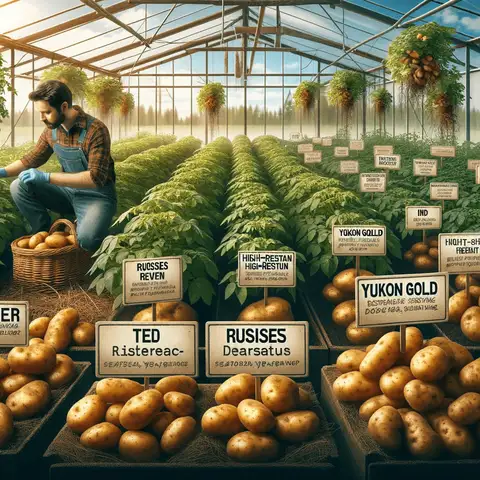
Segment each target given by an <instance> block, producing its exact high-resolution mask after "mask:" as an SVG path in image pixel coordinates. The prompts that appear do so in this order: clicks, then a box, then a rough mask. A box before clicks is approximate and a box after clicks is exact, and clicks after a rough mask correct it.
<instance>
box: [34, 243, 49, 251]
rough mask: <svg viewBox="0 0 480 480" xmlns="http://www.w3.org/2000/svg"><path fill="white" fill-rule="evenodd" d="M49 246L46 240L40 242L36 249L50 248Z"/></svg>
mask: <svg viewBox="0 0 480 480" xmlns="http://www.w3.org/2000/svg"><path fill="white" fill-rule="evenodd" d="M48 249H49V247H48V245H47V244H46V243H45V242H42V243H39V244H38V245H37V246H36V247H35V248H34V250H48Z"/></svg>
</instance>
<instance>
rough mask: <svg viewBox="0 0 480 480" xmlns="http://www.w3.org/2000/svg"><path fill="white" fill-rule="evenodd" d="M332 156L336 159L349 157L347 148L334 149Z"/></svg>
mask: <svg viewBox="0 0 480 480" xmlns="http://www.w3.org/2000/svg"><path fill="white" fill-rule="evenodd" d="M333 154H334V155H335V156H336V157H348V156H349V155H350V153H349V150H348V147H335V149H334V151H333Z"/></svg>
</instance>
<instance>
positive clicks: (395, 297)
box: [355, 273, 449, 327]
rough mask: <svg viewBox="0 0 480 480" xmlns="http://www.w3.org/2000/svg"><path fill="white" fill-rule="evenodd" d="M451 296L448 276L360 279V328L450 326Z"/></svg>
mask: <svg viewBox="0 0 480 480" xmlns="http://www.w3.org/2000/svg"><path fill="white" fill-rule="evenodd" d="M448 296H449V292H448V274H447V273H425V274H413V275H383V276H379V277H357V278H356V279H355V317H356V321H357V327H383V326H390V325H408V324H411V323H414V324H417V323H436V322H446V321H447V320H448Z"/></svg>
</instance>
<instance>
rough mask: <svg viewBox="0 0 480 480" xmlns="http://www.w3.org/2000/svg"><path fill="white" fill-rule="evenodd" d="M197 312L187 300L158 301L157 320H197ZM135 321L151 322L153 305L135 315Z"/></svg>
mask: <svg viewBox="0 0 480 480" xmlns="http://www.w3.org/2000/svg"><path fill="white" fill-rule="evenodd" d="M196 320H198V317H197V312H196V311H195V310H194V309H193V308H192V307H191V306H190V305H188V304H186V303H185V302H159V303H157V314H156V321H157V322H195V321H196ZM133 321H134V322H151V321H152V307H148V308H145V309H144V310H141V311H140V312H138V313H137V314H136V315H135V316H134V317H133Z"/></svg>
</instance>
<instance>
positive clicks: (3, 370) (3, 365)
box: [0, 357, 10, 378]
mask: <svg viewBox="0 0 480 480" xmlns="http://www.w3.org/2000/svg"><path fill="white" fill-rule="evenodd" d="M9 373H10V365H9V364H8V362H7V360H5V359H4V358H1V357H0V378H3V377H6V376H7V375H8V374H9Z"/></svg>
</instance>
